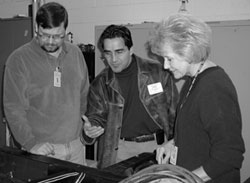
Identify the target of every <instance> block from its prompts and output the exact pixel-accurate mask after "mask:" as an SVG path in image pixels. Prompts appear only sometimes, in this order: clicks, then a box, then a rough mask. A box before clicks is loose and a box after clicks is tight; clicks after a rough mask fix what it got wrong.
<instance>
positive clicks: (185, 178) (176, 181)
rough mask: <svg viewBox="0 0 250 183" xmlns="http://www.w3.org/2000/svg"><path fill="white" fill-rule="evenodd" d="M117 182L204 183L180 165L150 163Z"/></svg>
mask: <svg viewBox="0 0 250 183" xmlns="http://www.w3.org/2000/svg"><path fill="white" fill-rule="evenodd" d="M119 183H204V182H203V181H202V180H201V179H200V178H199V177H198V176H196V175H195V174H193V173H192V172H190V171H188V170H187V169H185V168H182V167H180V166H176V165H171V164H162V165H152V166H150V167H147V168H145V169H142V170H141V171H139V172H137V173H135V174H134V175H132V176H130V177H128V178H126V179H124V180H122V181H120V182H119Z"/></svg>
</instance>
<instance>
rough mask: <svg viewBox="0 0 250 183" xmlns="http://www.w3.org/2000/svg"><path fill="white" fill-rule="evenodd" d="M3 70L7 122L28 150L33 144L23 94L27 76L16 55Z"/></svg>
mask: <svg viewBox="0 0 250 183" xmlns="http://www.w3.org/2000/svg"><path fill="white" fill-rule="evenodd" d="M6 63H7V64H6V67H5V72H4V88H3V105H4V112H5V117H6V120H7V123H8V125H9V127H10V130H11V132H12V134H13V136H14V138H15V139H16V140H17V142H18V143H19V144H20V145H21V146H22V147H23V148H25V149H27V150H30V149H31V148H32V147H33V146H34V145H35V144H36V142H35V138H34V135H33V134H32V129H31V127H30V125H29V122H28V120H27V117H26V115H27V114H26V110H27V109H28V108H29V101H28V99H27V97H26V96H25V91H26V88H27V77H26V76H25V74H24V73H25V71H24V69H23V68H22V67H21V66H20V65H17V63H21V60H20V57H18V55H11V56H10V57H9V59H8V60H7V62H6Z"/></svg>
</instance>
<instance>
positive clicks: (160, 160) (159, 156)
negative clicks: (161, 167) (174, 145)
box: [156, 148, 163, 164]
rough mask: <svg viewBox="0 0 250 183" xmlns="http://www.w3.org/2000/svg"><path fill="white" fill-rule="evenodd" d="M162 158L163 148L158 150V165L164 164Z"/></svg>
mask: <svg viewBox="0 0 250 183" xmlns="http://www.w3.org/2000/svg"><path fill="white" fill-rule="evenodd" d="M162 156H163V152H162V148H157V149H156V161H157V162H158V164H162Z"/></svg>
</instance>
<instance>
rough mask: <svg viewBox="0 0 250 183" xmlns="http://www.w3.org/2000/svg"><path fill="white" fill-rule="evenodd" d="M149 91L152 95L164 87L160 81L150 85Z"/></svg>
mask: <svg viewBox="0 0 250 183" xmlns="http://www.w3.org/2000/svg"><path fill="white" fill-rule="evenodd" d="M148 92H149V94H150V95H154V94H157V93H161V92H163V88H162V85H161V83H160V82H158V83H154V84H150V85H148Z"/></svg>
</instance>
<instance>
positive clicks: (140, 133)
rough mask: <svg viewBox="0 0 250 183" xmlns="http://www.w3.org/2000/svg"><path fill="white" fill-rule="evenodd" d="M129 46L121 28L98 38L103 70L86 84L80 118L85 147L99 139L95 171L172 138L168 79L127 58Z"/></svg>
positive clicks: (157, 68) (172, 97)
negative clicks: (85, 93) (85, 109)
mask: <svg viewBox="0 0 250 183" xmlns="http://www.w3.org/2000/svg"><path fill="white" fill-rule="evenodd" d="M132 46H133V42H132V38H131V33H130V31H129V29H128V28H126V27H125V26H118V25H110V26H108V27H107V28H106V29H105V30H104V32H103V33H102V35H101V37H100V39H99V49H100V50H101V52H102V54H103V57H104V59H105V61H106V62H107V63H108V67H106V68H105V69H104V70H103V71H102V72H101V73H100V74H99V75H98V76H97V77H96V78H95V80H94V81H93V82H92V84H91V87H90V89H89V94H88V105H87V112H86V116H83V119H84V121H85V125H84V130H83V140H84V141H85V143H93V142H94V140H95V138H96V137H98V136H100V137H99V143H98V168H105V167H107V166H110V165H112V164H115V163H117V162H119V161H122V160H125V159H127V158H130V157H132V156H136V155H138V154H140V153H142V152H153V151H154V149H156V147H157V145H158V144H161V143H163V141H164V139H166V140H167V139H168V138H170V137H171V136H172V134H173V125H174V124H173V123H174V118H175V108H176V103H177V99H178V92H177V89H176V86H175V83H174V80H173V78H172V76H171V75H170V74H169V72H168V71H166V70H163V67H162V65H161V64H160V63H159V62H157V61H150V60H145V59H142V58H140V57H138V56H136V55H135V54H133V49H132ZM164 134H165V137H164ZM157 142H158V143H157Z"/></svg>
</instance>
